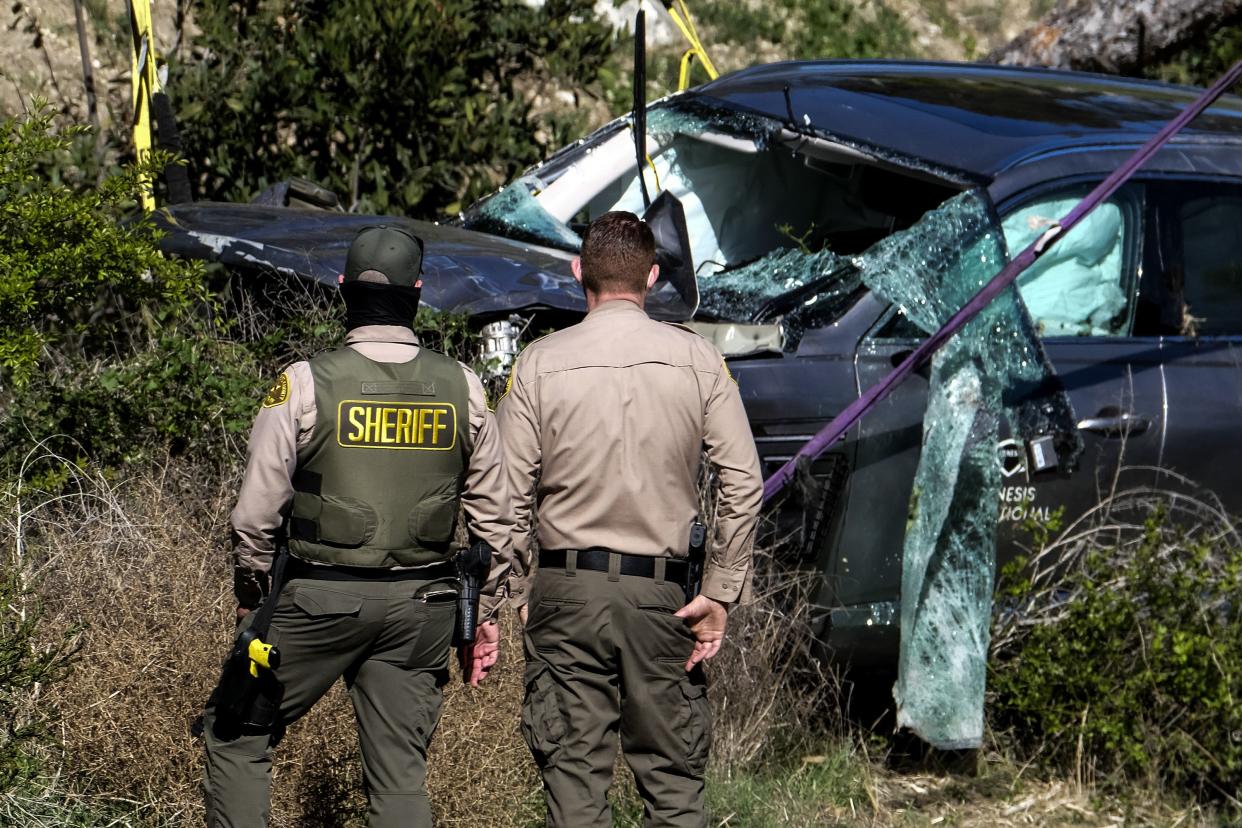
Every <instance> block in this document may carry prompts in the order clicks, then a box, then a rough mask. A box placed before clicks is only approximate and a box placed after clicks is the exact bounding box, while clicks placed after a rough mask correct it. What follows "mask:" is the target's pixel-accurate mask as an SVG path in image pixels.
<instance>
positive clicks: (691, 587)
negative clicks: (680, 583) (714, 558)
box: [686, 518, 707, 604]
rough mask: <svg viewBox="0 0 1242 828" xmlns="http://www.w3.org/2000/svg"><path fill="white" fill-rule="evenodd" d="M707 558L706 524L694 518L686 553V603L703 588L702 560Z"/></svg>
mask: <svg viewBox="0 0 1242 828" xmlns="http://www.w3.org/2000/svg"><path fill="white" fill-rule="evenodd" d="M705 560H707V525H706V524H704V523H703V521H701V520H699V519H698V518H695V519H694V521H693V522H692V523H691V524H690V545H689V547H688V549H687V555H686V564H687V566H686V603H687V604H688V603H690V602H691V601H693V600H694V596H696V595H698V594H699V590H701V589H702V588H703V562H704V561H705Z"/></svg>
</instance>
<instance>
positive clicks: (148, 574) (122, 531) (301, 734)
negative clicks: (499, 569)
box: [0, 461, 538, 826]
mask: <svg viewBox="0 0 1242 828" xmlns="http://www.w3.org/2000/svg"><path fill="white" fill-rule="evenodd" d="M236 482H237V476H236V474H229V475H226V476H224V477H222V478H221V477H210V476H208V475H206V474H203V473H201V472H200V471H199V470H197V469H195V468H193V467H191V466H188V465H186V464H183V463H179V462H176V461H169V462H166V463H164V464H163V465H162V466H160V467H158V468H154V469H152V470H151V471H150V472H149V473H147V474H143V475H139V476H136V477H134V478H130V479H127V480H125V481H122V482H109V481H107V480H104V479H101V478H98V477H86V476H83V477H82V478H81V479H80V480H79V481H78V486H77V488H76V490H75V492H74V493H73V494H71V495H69V496H65V497H61V498H57V499H51V500H48V499H46V498H40V496H39V495H38V493H29V492H27V493H23V495H22V496H21V497H20V498H17V497H12V496H10V497H9V498H8V499H7V500H6V502H5V503H4V512H3V523H2V524H0V526H3V531H4V533H5V534H6V535H7V536H8V537H9V538H11V539H16V538H17V537H19V535H18V522H19V516H20V523H21V534H20V537H21V538H22V543H21V544H20V547H19V554H20V557H21V564H22V566H23V569H24V571H25V572H26V573H27V574H28V576H29V577H30V578H31V579H32V580H36V581H37V584H38V587H39V589H40V591H41V592H42V593H43V594H44V595H45V596H46V614H47V621H46V623H47V632H48V635H49V636H54V635H55V634H56V633H57V632H58V631H59V630H63V629H68V628H71V627H77V626H84V631H83V632H82V633H81V652H80V656H79V659H78V662H77V664H76V666H75V669H74V670H73V673H72V674H71V676H70V677H69V678H68V679H67V680H66V681H64V682H63V683H61V684H59V685H57V686H55V687H52V688H50V689H49V691H48V692H47V694H46V696H45V698H44V700H43V703H44V704H48V705H52V706H54V707H55V709H56V710H57V711H58V712H59V713H60V715H61V719H60V722H59V724H58V729H59V736H60V738H61V741H62V743H63V753H62V755H61V756H60V757H58V760H57V762H56V764H58V765H59V766H60V767H61V769H62V778H61V780H60V785H61V786H62V787H63V788H64V789H65V790H66V791H68V792H69V793H79V794H85V793H89V794H90V795H91V796H92V797H95V798H100V799H103V800H115V801H120V802H131V803H143V805H144V807H143V820H144V821H149V822H154V823H158V824H177V825H180V824H201V821H202V810H201V808H202V806H201V795H200V792H199V775H200V773H201V745H200V743H199V742H198V741H197V740H194V739H192V738H191V737H190V736H189V733H188V727H189V724H190V721H191V720H192V719H193V718H194V717H195V716H196V715H197V713H198V711H199V709H200V707H201V705H202V703H203V700H204V699H205V698H206V695H207V693H208V692H209V691H210V689H211V687H212V685H213V684H214V682H215V680H216V678H217V674H218V668H219V663H220V659H221V658H222V656H223V653H224V652H225V649H226V646H227V644H228V641H229V638H230V634H231V631H232V621H231V616H232V611H233V603H232V594H231V584H232V579H231V575H230V573H229V571H228V556H227V538H226V536H225V528H224V527H226V525H227V515H228V510H229V509H230V508H231V506H232V502H233V498H234V493H235V491H236ZM10 548H13V547H10ZM505 633H506V642H507V643H508V648H507V651H506V653H505V655H504V663H503V667H502V669H501V670H499V672H498V674H497V675H496V676H495V677H494V679H493V680H492V681H491V682H489V685H488V686H486V687H485V688H482V689H480V690H477V691H471V690H468V689H465V688H462V687H460V686H459V684H458V683H457V682H454V684H453V685H452V686H451V687H450V689H449V693H448V699H447V701H446V705H445V715H444V719H443V721H442V723H441V726H440V729H439V732H438V733H437V739H436V742H435V744H434V745H433V751H432V753H433V757H432V772H431V779H430V783H429V784H430V787H431V790H432V796H433V799H434V801H435V803H436V807H437V811H438V813H439V815H440V818H439V822H440V823H442V824H444V825H454V826H474V825H477V826H483V825H502V824H514V823H517V824H521V823H523V822H525V821H528V820H529V818H530V817H531V816H532V815H534V814H535V813H536V811H535V808H534V805H535V804H537V801H538V800H537V797H536V795H535V792H536V790H537V778H536V775H535V773H534V769H533V766H531V765H530V762H529V759H528V757H527V753H526V749H525V747H524V746H523V745H522V743H521V740H520V737H519V735H518V729H517V722H518V704H519V702H520V698H521V664H520V662H521V656H520V646H518V645H517V640H518V639H517V638H516V635H515V631H514V630H513V628H512V625H511V623H506V630H505ZM356 754H357V739H356V736H355V733H354V722H353V713H352V710H351V709H350V706H349V702H348V698H347V697H346V695H345V694H344V692H343V691H342V690H341V688H340V687H339V686H338V687H337V688H335V689H334V690H333V692H331V693H330V694H329V695H328V697H327V698H325V699H324V701H323V702H321V703H320V704H319V705H317V706H316V708H315V710H314V711H312V713H311V714H310V715H309V716H308V717H307V718H306V719H305V720H303V721H302V722H300V723H299V724H298V725H297V726H296V727H294V728H292V730H291V733H290V734H289V736H288V738H287V739H286V740H285V741H284V742H283V743H282V744H281V746H280V748H279V750H278V754H277V762H276V770H275V780H274V796H273V803H274V808H273V811H274V813H273V824H274V825H276V826H294V825H297V826H316V825H341V824H348V823H349V822H350V820H351V819H356V818H357V817H358V816H359V815H360V813H361V809H362V808H363V798H362V793H361V791H362V784H361V773H360V769H359V766H358V762H357V759H356ZM9 807H10V808H12V807H15V806H14V805H13V802H12V801H10V802H9Z"/></svg>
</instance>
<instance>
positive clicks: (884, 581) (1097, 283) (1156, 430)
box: [827, 186, 1165, 663]
mask: <svg viewBox="0 0 1242 828" xmlns="http://www.w3.org/2000/svg"><path fill="white" fill-rule="evenodd" d="M1083 193H1085V187H1083V186H1060V187H1052V188H1043V189H1040V190H1037V191H1032V192H1028V193H1025V194H1023V195H1022V196H1020V197H1019V198H1017V199H1013V200H1011V201H1010V202H1009V203H1008V204H1006V205H1002V208H1003V211H1002V215H1003V216H1004V218H1003V226H1004V230H1005V236H1006V241H1007V244H1008V246H1009V247H1010V249H1011V250H1014V251H1016V250H1020V249H1022V247H1025V246H1026V244H1027V243H1029V240H1030V239H1031V238H1034V237H1037V236H1038V235H1040V234H1041V233H1042V232H1043V230H1044V229H1046V227H1047V226H1048V223H1049V222H1050V221H1052V220H1055V219H1056V218H1057V217H1059V216H1060V215H1062V214H1063V213H1064V212H1065V211H1066V210H1068V208H1069V206H1072V204H1073V203H1074V202H1076V201H1077V199H1078V198H1080V197H1081V195H1082V194H1083ZM1145 210H1146V205H1145V200H1144V195H1143V188H1142V187H1141V186H1131V187H1128V188H1126V189H1124V190H1123V191H1121V192H1119V193H1118V194H1117V195H1116V196H1114V197H1113V198H1112V199H1110V201H1109V202H1107V203H1106V204H1105V205H1102V206H1101V208H1100V211H1099V212H1098V216H1097V220H1096V221H1095V222H1094V223H1088V224H1085V225H1080V226H1079V227H1078V228H1075V230H1074V231H1073V232H1072V233H1071V234H1069V235H1068V236H1067V237H1066V238H1065V239H1064V240H1063V241H1062V242H1061V245H1060V246H1059V247H1060V254H1059V255H1056V256H1053V255H1051V254H1049V255H1048V256H1046V257H1045V258H1044V259H1041V262H1040V263H1039V264H1037V265H1036V266H1035V267H1033V268H1032V269H1031V270H1030V271H1028V273H1027V274H1025V275H1024V276H1023V278H1022V279H1021V280H1020V283H1019V288H1020V290H1021V291H1022V293H1023V297H1024V299H1026V300H1027V303H1028V307H1029V308H1030V309H1031V311H1032V317H1033V320H1034V321H1035V322H1036V325H1037V327H1039V328H1040V330H1041V332H1042V334H1043V340H1044V345H1045V348H1046V350H1047V352H1048V356H1049V358H1050V360H1051V361H1052V363H1053V365H1054V367H1055V368H1056V370H1057V373H1058V375H1059V376H1060V378H1061V380H1062V382H1063V383H1064V384H1065V386H1066V389H1067V390H1068V392H1069V395H1070V399H1071V401H1072V402H1073V404H1074V407H1075V412H1076V414H1077V415H1078V420H1079V422H1078V425H1079V429H1080V432H1081V434H1082V437H1083V442H1084V452H1083V455H1082V458H1081V461H1080V463H1079V466H1078V469H1077V470H1076V471H1074V472H1073V473H1072V474H1062V473H1059V472H1057V471H1045V472H1041V473H1035V472H1034V471H1033V470H1032V468H1031V463H1030V453H1029V450H1028V446H1026V445H1023V444H1021V443H1020V442H1019V441H1017V440H1014V439H1013V438H1012V437H1011V436H1010V435H1009V434H1008V433H1007V432H1006V431H1005V430H1004V429H1002V434H1001V437H1002V439H1001V443H1000V445H999V446H998V455H997V462H998V463H999V464H1000V465H1001V471H1002V480H1003V482H1002V487H1001V491H1000V492H999V493H998V496H999V497H1000V499H1001V509H1000V526H999V532H998V557H999V560H1000V562H1001V564H1002V565H1003V564H1004V562H1006V561H1007V560H1009V559H1011V558H1012V557H1013V555H1014V554H1016V553H1017V552H1018V551H1019V549H1020V546H1021V544H1022V543H1023V541H1024V540H1025V539H1026V537H1027V534H1028V530H1027V527H1029V522H1030V521H1031V520H1036V521H1047V520H1050V519H1052V518H1053V517H1054V516H1056V515H1058V514H1060V515H1061V517H1062V520H1073V519H1075V518H1076V517H1078V516H1080V515H1082V514H1083V513H1084V512H1086V511H1087V510H1088V509H1090V508H1092V507H1093V506H1095V505H1096V504H1098V503H1099V502H1100V499H1101V493H1102V492H1107V491H1108V490H1109V488H1110V487H1111V486H1112V484H1113V481H1114V480H1115V479H1117V472H1118V469H1119V468H1121V467H1123V466H1127V467H1147V466H1153V465H1155V463H1156V461H1157V460H1158V458H1159V446H1160V443H1161V440H1162V437H1163V433H1164V411H1165V406H1164V395H1163V390H1162V385H1161V381H1160V377H1161V375H1160V370H1159V366H1160V346H1159V341H1158V340H1156V339H1152V338H1149V337H1138V336H1134V335H1133V317H1134V311H1135V305H1136V303H1135V301H1134V293H1135V288H1136V280H1137V274H1138V272H1139V270H1140V268H1139V266H1138V265H1139V263H1140V262H1141V261H1142V256H1143V249H1144V244H1143V229H1144V226H1145V223H1144V220H1143V218H1144V211H1145ZM1054 250H1055V248H1054ZM1066 295H1070V296H1071V297H1072V298H1073V301H1070V302H1065V301H1059V300H1060V299H1061V298H1063V297H1064V296H1066ZM921 337H922V334H921V332H919V331H918V330H917V329H916V328H914V327H913V325H911V324H910V323H909V322H908V321H907V320H905V318H904V317H903V316H902V315H901V313H900V312H899V311H898V310H897V309H891V310H890V311H889V312H888V313H887V314H886V315H885V316H883V317H882V318H881V319H880V320H879V322H878V323H877V324H876V325H875V326H874V328H873V329H872V330H871V331H870V332H869V333H868V334H867V335H866V336H865V337H864V338H863V339H862V340H861V341H860V343H859V345H858V350H857V354H856V372H857V377H858V385H859V388H860V389H861V388H867V387H869V386H871V385H873V384H875V383H876V382H878V381H879V380H880V379H881V378H882V377H883V376H884V375H885V374H887V373H888V372H889V371H891V370H892V369H893V367H894V366H895V365H896V364H898V363H899V362H901V361H902V360H903V359H904V358H905V356H906V355H907V354H909V352H910V351H911V350H912V349H913V348H914V347H915V346H916V345H917V344H918V342H919V340H920V338H921ZM927 376H928V372H927V370H926V369H925V368H924V369H922V370H920V372H919V373H918V374H916V375H914V376H912V377H910V378H909V379H908V380H907V381H906V382H905V383H903V384H902V385H901V386H899V387H898V388H897V389H896V390H895V391H894V392H893V393H892V394H891V395H890V396H889V397H888V398H887V399H886V400H885V401H883V402H882V403H880V404H879V405H877V406H876V407H875V408H874V409H873V410H872V411H871V412H869V413H868V414H867V415H866V416H865V417H864V418H863V420H862V422H861V424H860V426H859V437H858V445H857V449H856V459H855V465H854V468H853V470H852V473H851V476H850V482H849V488H848V501H847V505H846V509H845V514H844V523H843V526H842V528H841V532H840V542H839V546H838V548H837V552H836V556H835V559H834V560H833V561H831V562H830V565H829V567H828V570H827V571H828V573H829V576H830V578H829V589H828V595H827V598H828V600H829V601H831V606H832V607H833V611H832V623H833V626H832V630H831V634H830V636H831V637H830V643H831V644H833V645H834V646H835V647H837V648H840V649H842V650H844V651H847V652H848V653H849V654H850V657H851V658H852V659H853V660H855V661H856V662H863V663H866V662H868V661H880V662H883V661H885V660H886V659H891V658H892V657H893V655H894V652H889V650H890V649H893V648H895V646H896V641H897V637H896V631H895V629H894V626H893V625H894V624H895V622H896V617H897V608H898V603H897V602H898V601H899V599H900V582H901V557H902V556H901V550H902V544H903V539H904V536H905V528H906V519H907V514H908V509H909V496H910V490H911V485H912V482H913V478H914V472H915V469H916V468H917V465H918V461H919V456H920V448H921V442H922V419H923V412H924V411H925V409H926V405H927V391H928V384H927V383H928V381H927ZM1135 476H1137V477H1139V478H1144V479H1146V478H1148V477H1150V473H1149V472H1146V471H1132V472H1126V473H1125V474H1124V477H1125V479H1126V480H1130V479H1133V478H1134V477H1135Z"/></svg>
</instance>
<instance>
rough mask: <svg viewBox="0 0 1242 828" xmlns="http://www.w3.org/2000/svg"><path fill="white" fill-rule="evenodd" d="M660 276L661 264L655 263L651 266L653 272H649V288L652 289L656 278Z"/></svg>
mask: <svg viewBox="0 0 1242 828" xmlns="http://www.w3.org/2000/svg"><path fill="white" fill-rule="evenodd" d="M659 278H660V266H659V265H658V264H653V265H652V266H651V272H650V273H648V274H647V290H651V288H652V287H654V286H655V283H656V279H659Z"/></svg>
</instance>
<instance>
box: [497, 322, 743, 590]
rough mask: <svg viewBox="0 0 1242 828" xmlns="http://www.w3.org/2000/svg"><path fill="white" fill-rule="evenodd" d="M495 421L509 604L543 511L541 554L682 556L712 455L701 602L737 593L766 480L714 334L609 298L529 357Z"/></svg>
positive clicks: (521, 586)
mask: <svg viewBox="0 0 1242 828" xmlns="http://www.w3.org/2000/svg"><path fill="white" fill-rule="evenodd" d="M496 418H497V421H498V423H499V425H500V432H501V435H502V437H503V444H504V452H505V467H506V471H507V473H508V475H509V490H510V493H511V496H512V497H513V502H514V505H513V510H512V511H513V519H514V522H515V523H514V528H513V538H514V540H513V546H514V553H515V560H514V563H513V571H512V573H511V575H510V578H509V591H510V594H511V596H512V600H513V603H514V604H515V605H517V606H520V605H521V604H523V603H525V601H526V595H527V585H526V583H525V581H526V579H527V578H528V576H529V573H530V571H531V561H530V535H531V528H532V523H533V517H534V515H533V514H532V512H533V508H534V506H535V504H536V503H537V504H538V540H539V546H540V548H543V549H586V548H590V547H600V548H605V549H611V550H613V551H616V552H626V553H629V554H632V555H665V556H673V557H681V556H684V555H685V554H686V552H687V547H688V546H689V534H690V523H691V521H692V520H693V519H694V517H695V516H696V515H697V514H698V513H699V495H698V477H699V465H700V462H701V458H702V457H703V453H704V452H706V455H707V459H708V461H709V462H710V463H712V464H713V465H714V466H715V467H716V469H717V473H718V479H719V486H720V490H719V500H718V505H717V510H716V520H715V527H714V530H715V531H714V533H713V536H712V539H711V542H710V547H709V549H708V557H707V564H706V567H705V572H704V578H703V594H704V595H706V596H708V597H709V598H715V599H716V600H718V601H724V602H733V601H736V600H738V598H739V597H740V596H741V595H742V592H743V589H744V587H746V586H747V585H748V583H749V580H750V559H751V550H752V546H753V544H754V534H755V524H756V523H757V520H758V515H759V507H760V505H761V502H762V498H763V481H762V478H761V476H760V472H759V457H758V454H757V453H756V451H755V443H754V440H753V438H752V437H751V432H750V424H749V423H748V421H747V419H746V412H745V411H744V410H743V408H742V399H741V396H740V395H739V394H738V390H737V384H736V383H735V382H733V380H732V378H731V377H730V375H729V371H728V368H726V367H725V364H724V360H723V359H722V358H721V356H720V352H719V351H717V350H716V349H715V348H714V347H713V346H712V345H711V344H710V343H709V342H708V341H707V340H705V339H703V338H702V337H701V336H699V335H698V334H695V333H693V332H691V331H688V330H686V329H684V328H680V327H676V326H673V325H666V324H663V323H660V322H655V321H653V320H651V319H649V318H648V317H647V314H646V313H645V312H644V311H643V310H642V309H641V308H639V307H638V305H636V304H634V303H633V302H628V301H625V300H617V301H611V302H605V303H604V304H602V305H600V306H598V307H597V308H595V310H593V311H592V312H591V313H589V314H588V315H587V317H586V319H584V320H583V321H582V322H581V323H580V324H578V325H575V326H573V327H571V328H566V329H565V330H562V331H558V332H556V333H554V334H551V335H550V336H546V337H544V338H543V339H540V340H537V341H536V342H533V343H531V344H530V345H529V346H528V347H527V348H526V349H525V350H524V351H523V352H522V354H521V355H520V356H519V357H518V360H517V362H516V364H515V365H514V368H513V375H512V377H511V378H510V380H509V388H508V389H507V391H506V393H505V396H504V397H503V398H502V400H501V402H500V404H499V406H498V411H497V415H496Z"/></svg>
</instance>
